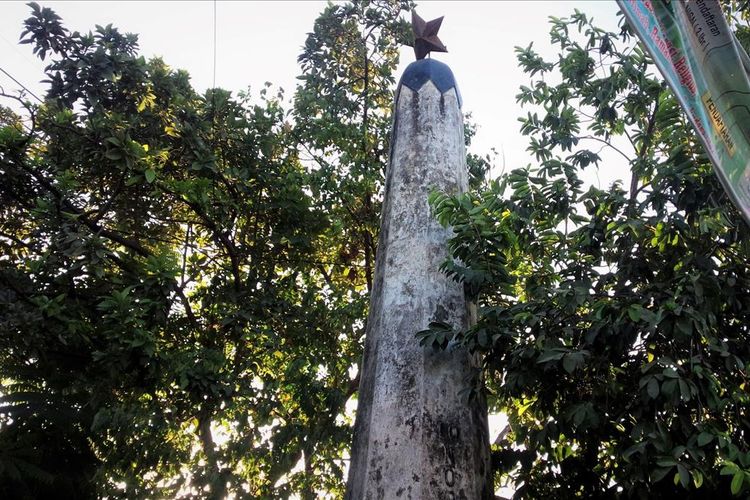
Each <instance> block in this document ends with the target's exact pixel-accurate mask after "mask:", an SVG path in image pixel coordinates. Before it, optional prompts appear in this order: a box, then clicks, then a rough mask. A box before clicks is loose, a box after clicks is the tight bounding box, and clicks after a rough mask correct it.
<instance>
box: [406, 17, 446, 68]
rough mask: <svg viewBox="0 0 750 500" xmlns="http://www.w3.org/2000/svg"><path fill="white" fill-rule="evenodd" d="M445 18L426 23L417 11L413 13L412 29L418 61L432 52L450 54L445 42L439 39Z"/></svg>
mask: <svg viewBox="0 0 750 500" xmlns="http://www.w3.org/2000/svg"><path fill="white" fill-rule="evenodd" d="M442 23H443V17H442V16H441V17H438V18H437V19H433V20H432V21H430V22H428V23H426V22H425V21H424V19H422V18H421V17H419V14H417V12H416V11H415V10H412V11H411V28H412V30H414V54H415V55H416V56H417V59H424V56H426V55H427V54H429V53H430V52H448V49H447V48H445V45H443V42H441V41H440V39H439V38H438V37H437V32H438V30H439V29H440V25H441V24H442Z"/></svg>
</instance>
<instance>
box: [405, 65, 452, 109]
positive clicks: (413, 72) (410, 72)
mask: <svg viewBox="0 0 750 500" xmlns="http://www.w3.org/2000/svg"><path fill="white" fill-rule="evenodd" d="M427 82H432V83H433V85H435V87H436V88H437V89H438V90H439V91H440V92H441V93H445V92H447V91H449V90H450V89H455V90H456V97H457V98H458V106H459V107H461V106H462V104H463V100H462V99H461V92H459V90H458V85H457V84H456V79H455V78H454V77H453V71H451V69H450V67H448V65H447V64H445V63H441V62H440V61H436V60H435V59H420V60H418V61H414V62H413V63H411V64H410V65H409V66H408V67H407V68H406V71H404V74H403V76H401V81H400V82H399V84H398V86H399V88H400V87H401V86H402V85H404V86H406V87H409V88H410V89H411V90H413V91H414V92H418V91H419V89H421V88H422V85H424V84H425V83H427Z"/></svg>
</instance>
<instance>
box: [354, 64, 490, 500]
mask: <svg viewBox="0 0 750 500" xmlns="http://www.w3.org/2000/svg"><path fill="white" fill-rule="evenodd" d="M466 187H467V172H466V153H465V149H464V134H463V117H462V114H461V100H460V96H459V93H458V88H457V87H456V83H455V80H454V78H453V73H452V72H451V70H450V68H448V66H446V65H445V64H443V63H440V62H438V61H435V60H431V59H424V60H420V61H416V62H414V63H412V64H411V65H410V66H409V67H408V68H407V69H406V71H405V72H404V75H403V77H402V78H401V82H400V83H399V87H398V90H397V94H396V104H395V114H394V122H393V132H392V143H391V157H390V164H389V165H388V169H387V174H386V187H385V201H384V204H383V215H382V221H381V229H380V241H379V244H378V256H377V263H376V268H375V283H374V286H373V291H372V298H371V302H370V315H369V318H368V322H367V338H366V346H365V356H364V362H363V368H362V376H361V383H360V389H359V397H358V398H359V403H358V404H359V406H358V409H357V417H356V419H357V420H356V425H355V437H354V445H353V448H352V461H351V465H350V471H349V482H348V485H347V498H348V499H350V500H359V499H373V500H374V499H387V500H391V499H398V498H404V499H424V500H428V499H429V500H433V499H485V498H491V497H492V482H491V478H490V470H489V442H488V435H487V434H488V432H487V413H486V408H485V407H484V404H483V403H482V402H481V401H480V402H477V403H473V404H468V403H467V402H466V401H465V399H466V398H465V397H464V396H462V395H459V392H460V391H461V390H462V389H464V388H466V387H467V385H468V381H467V378H468V376H469V375H470V371H471V366H472V363H473V360H472V358H471V357H470V356H469V354H468V353H467V352H466V351H464V350H462V349H452V350H449V351H446V352H437V351H434V350H433V349H432V348H429V347H428V348H423V347H421V346H420V345H419V342H418V340H417V338H416V337H415V334H416V333H417V332H418V331H420V330H423V329H425V328H427V326H428V324H429V323H430V322H431V321H442V322H445V323H448V324H451V325H454V326H455V327H457V328H459V327H463V326H466V325H467V324H468V322H469V321H470V312H469V309H468V307H467V302H466V299H465V297H464V292H463V287H462V285H460V284H458V283H456V282H454V281H452V280H451V279H449V278H447V277H446V276H445V275H444V274H443V273H442V272H440V270H439V266H440V264H441V263H442V262H443V260H444V259H445V258H446V256H447V250H446V241H447V240H448V238H449V237H450V234H451V231H450V230H449V229H445V228H443V227H441V226H440V225H439V224H438V223H437V222H436V221H435V219H434V217H433V216H432V215H431V213H430V208H429V205H428V203H427V195H428V194H429V192H430V190H431V189H433V188H437V189H440V190H443V191H447V192H459V191H464V190H465V189H466Z"/></svg>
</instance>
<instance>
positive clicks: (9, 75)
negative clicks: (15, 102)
mask: <svg viewBox="0 0 750 500" xmlns="http://www.w3.org/2000/svg"><path fill="white" fill-rule="evenodd" d="M0 71H2V72H3V73H5V75H6V76H7V77H8V78H10V79H11V80H13V81H14V82H16V84H17V85H19V86H20V87H21V88H22V89H24V90H25V91H26V92H28V93H29V95H30V96H31V97H33V98H34V99H36V100H37V101H39V102H44V101H43V100H41V99H39V97H38V96H37V95H36V94H35V93H33V92H32V91H30V90H29V89H28V88H27V87H26V85H24V84H23V83H21V82H19V81H18V80H16V79H15V78H14V77H13V75H11V74H10V73H8V72H7V71H5V70H4V69H3V68H2V67H0Z"/></svg>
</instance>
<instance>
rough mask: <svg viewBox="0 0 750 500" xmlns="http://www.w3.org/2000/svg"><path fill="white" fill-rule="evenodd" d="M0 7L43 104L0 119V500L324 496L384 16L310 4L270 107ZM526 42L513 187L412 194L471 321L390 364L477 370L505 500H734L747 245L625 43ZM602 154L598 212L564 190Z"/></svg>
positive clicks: (353, 7) (351, 328) (43, 16)
mask: <svg viewBox="0 0 750 500" xmlns="http://www.w3.org/2000/svg"><path fill="white" fill-rule="evenodd" d="M725 5H726V6H727V7H728V13H729V15H730V17H731V18H732V25H733V27H734V28H735V29H736V30H737V35H738V38H739V39H740V40H741V41H742V42H743V43H745V42H747V41H748V40H750V35H748V33H750V30H749V29H748V28H747V11H746V10H743V9H745V7H744V6H743V5H741V4H740V3H738V2H735V1H732V2H725ZM29 6H30V9H31V15H30V17H29V18H28V19H27V20H26V21H25V25H24V30H23V34H22V36H21V38H22V43H26V44H29V45H30V46H31V47H32V49H33V51H34V53H35V54H36V55H37V56H38V57H40V58H41V59H42V60H45V61H47V63H48V65H47V67H46V70H45V75H46V79H47V80H46V83H47V93H46V95H45V96H44V100H43V101H42V102H38V103H37V102H33V101H30V100H28V97H29V96H28V95H14V94H10V93H6V92H4V91H3V92H1V93H0V97H2V98H3V103H4V104H6V105H7V106H0V248H1V249H2V250H1V251H0V495H1V496H3V497H8V498H96V497H109V498H152V497H160V498H161V497H169V498H171V497H196V498H217V499H218V498H225V497H227V496H232V497H235V498H288V497H290V496H292V495H296V496H298V497H301V498H304V499H308V498H317V497H321V496H324V497H333V498H337V497H341V496H342V494H343V481H344V469H345V464H346V459H347V456H348V448H349V445H350V441H351V424H352V418H351V417H352V415H351V407H352V406H353V405H352V404H348V403H349V402H350V401H352V400H353V396H355V393H356V389H357V386H358V376H357V373H358V363H359V361H360V357H361V354H362V341H363V339H362V335H363V333H364V326H365V321H366V316H367V300H368V296H369V292H370V288H371V286H372V282H373V272H374V262H375V255H376V252H377V248H376V242H377V236H378V228H379V216H380V200H381V199H382V189H383V172H384V169H385V167H386V161H387V156H388V148H389V143H388V141H389V128H390V123H391V106H392V100H393V90H394V86H395V75H394V71H395V69H396V66H397V63H398V44H400V43H406V42H408V25H407V24H406V22H405V21H404V20H403V18H404V15H403V14H404V12H406V11H408V10H409V9H410V8H412V7H413V5H412V4H411V2H409V1H408V0H372V1H357V2H353V3H346V4H332V5H329V6H328V7H326V8H325V10H324V11H323V12H322V13H321V15H320V17H319V18H318V19H317V20H316V22H315V24H314V26H313V27H312V30H311V32H310V33H309V34H308V37H307V41H306V43H305V45H304V47H303V48H302V53H301V54H300V57H299V63H300V68H301V74H300V76H299V82H300V83H299V85H298V87H297V88H296V89H295V90H294V92H293V93H292V94H291V95H290V96H289V97H287V94H285V93H284V92H283V91H282V90H276V89H274V88H273V87H272V86H270V85H269V86H268V87H266V88H263V89H260V90H259V91H257V92H256V93H251V92H249V91H248V92H242V93H238V94H233V93H231V92H228V91H225V90H222V89H209V90H207V91H206V92H204V93H199V92H196V91H195V90H194V89H193V88H192V86H191V84H190V79H189V75H188V74H187V73H186V72H184V71H179V70H173V69H172V68H170V67H169V66H168V65H167V64H166V63H165V62H164V61H162V60H161V59H159V58H153V59H150V60H146V59H144V58H143V57H141V56H140V55H139V54H138V43H137V37H136V36H135V35H132V34H123V33H120V32H119V31H118V30H117V29H116V28H114V27H112V26H111V25H110V26H97V27H96V28H95V30H94V31H92V32H90V33H78V32H72V33H71V32H69V31H68V30H67V29H66V28H65V26H64V24H63V23H62V21H61V19H60V18H59V17H58V16H57V15H56V14H55V13H54V12H53V11H52V10H50V9H48V8H42V7H40V6H38V5H36V4H35V3H31V4H29ZM550 35H551V41H552V42H553V44H554V45H555V47H556V48H557V50H558V52H559V57H558V58H557V59H556V60H549V61H548V60H545V59H543V58H542V57H541V56H540V55H539V54H537V53H536V52H535V51H534V49H533V46H532V45H528V46H526V47H519V48H517V54H518V61H519V64H520V66H521V68H522V69H523V70H524V71H525V72H526V73H527V74H528V76H529V79H530V83H529V84H528V85H527V86H524V87H522V88H521V89H520V92H519V94H518V97H517V99H518V102H519V103H521V104H522V105H523V106H525V107H526V108H527V111H528V113H527V114H526V115H525V116H524V117H522V118H521V131H522V133H523V134H524V135H525V136H527V137H528V139H529V151H530V153H531V154H532V156H533V158H534V164H533V165H529V166H527V167H524V168H514V169H512V170H510V171H509V172H507V173H505V174H503V175H501V176H500V177H499V178H498V179H495V180H492V181H490V182H487V181H486V180H485V175H486V173H487V172H488V167H489V161H490V160H489V159H488V158H486V157H480V156H477V155H473V154H470V155H469V156H468V158H467V163H468V167H469V172H470V178H471V186H472V189H471V191H470V192H469V193H467V194H465V195H461V196H450V195H447V194H443V193H434V194H433V195H432V196H431V203H432V204H433V207H434V211H435V214H436V217H438V219H439V220H440V221H441V222H443V223H445V224H450V225H452V226H453V229H454V232H455V237H454V238H453V240H452V241H451V242H450V251H451V252H452V255H453V258H452V259H450V260H449V261H447V262H446V263H445V265H444V270H445V272H447V273H449V274H450V275H451V276H453V277H455V279H457V280H460V281H462V282H463V283H464V285H465V289H466V293H467V294H468V295H469V297H470V298H472V299H473V300H475V301H477V303H478V305H479V315H478V322H477V324H476V325H475V326H473V327H472V328H470V329H468V330H466V331H454V330H453V329H452V328H451V325H440V326H439V328H436V329H432V330H426V331H424V332H421V333H419V338H420V339H421V341H422V342H423V343H424V344H426V345H432V346H434V347H436V348H440V347H443V346H445V345H446V344H447V343H448V341H449V340H450V339H451V338H454V339H455V340H457V341H460V342H462V343H464V344H465V345H466V346H468V347H469V348H471V349H472V350H474V351H475V352H478V353H481V355H482V356H483V360H484V362H483V371H484V380H483V385H482V386H478V387H476V388H474V390H476V391H487V392H488V393H489V396H490V403H491V406H492V410H493V411H496V412H504V413H506V414H507V415H508V418H509V427H508V428H507V429H506V430H505V431H504V432H503V433H501V435H500V436H498V438H497V439H496V440H495V443H494V445H493V467H494V470H495V474H496V482H497V484H501V483H503V482H506V481H509V482H510V483H512V484H513V485H514V486H515V487H516V488H517V492H516V497H517V498H551V497H554V498H653V497H658V498H662V497H664V498H672V497H677V496H679V497H683V498H703V497H705V496H707V495H709V494H715V495H722V496H727V495H728V494H734V495H737V496H739V495H743V494H746V493H747V491H749V490H750V448H749V447H748V432H749V431H750V417H749V416H748V403H749V402H750V401H749V398H750V387H748V381H747V377H748V371H749V370H750V342H749V341H750V334H748V327H747V324H748V319H750V318H749V317H748V315H749V313H748V311H750V296H749V295H748V293H747V290H748V287H749V286H750V272H749V271H750V270H748V264H747V263H748V261H749V259H748V257H750V247H749V246H748V236H749V235H748V227H747V225H746V224H745V223H744V222H742V220H741V218H740V215H739V213H738V212H737V211H736V210H735V208H734V207H733V206H732V205H731V203H730V201H729V199H728V198H727V196H726V194H725V193H724V191H723V189H722V188H721V186H720V184H719V182H718V180H717V178H716V177H715V175H714V174H713V172H712V170H711V165H710V163H709V160H708V159H707V157H706V155H705V153H704V152H703V150H702V147H701V145H700V143H699V141H698V139H697V137H696V135H695V134H694V133H693V131H692V129H691V128H690V126H689V124H688V121H687V120H686V118H685V116H684V115H683V114H682V112H681V110H680V108H679V106H678V104H677V102H676V101H675V99H674V97H673V95H672V94H671V92H670V91H669V90H668V89H667V88H666V87H665V85H664V84H663V83H662V81H661V79H660V78H659V77H658V76H657V72H656V69H655V68H654V66H653V64H652V61H651V59H650V57H649V56H648V55H647V54H645V53H644V52H643V50H642V49H641V48H640V47H639V46H638V45H637V44H636V43H635V40H634V39H633V35H632V33H631V32H630V31H629V29H628V28H627V26H624V25H623V27H622V31H621V32H620V33H608V32H605V31H603V30H601V29H599V28H597V27H596V26H595V24H594V23H593V22H592V20H591V19H589V18H588V17H587V16H586V15H585V14H584V13H582V12H578V11H576V12H575V14H574V15H572V16H571V17H570V18H566V19H556V18H552V19H551V31H550ZM11 104H12V107H11ZM474 131H475V129H474V127H473V126H472V125H471V124H467V127H466V141H467V144H468V143H469V142H470V140H471V137H472V135H473V133H474ZM602 148H608V149H609V150H611V151H614V152H615V153H614V154H615V155H617V156H619V158H620V159H619V161H621V162H622V163H623V164H626V165H628V167H629V169H630V174H631V178H630V179H628V182H627V184H626V185H623V184H622V183H619V182H618V183H615V184H613V185H612V186H609V187H606V188H599V187H593V186H588V185H586V183H585V181H584V178H585V175H584V174H585V172H586V171H588V170H589V169H593V168H607V164H606V163H605V162H604V160H602V155H601V154H600V153H601V149H602ZM608 158H609V157H608ZM414 333H415V335H417V332H414ZM480 382H481V380H480Z"/></svg>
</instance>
